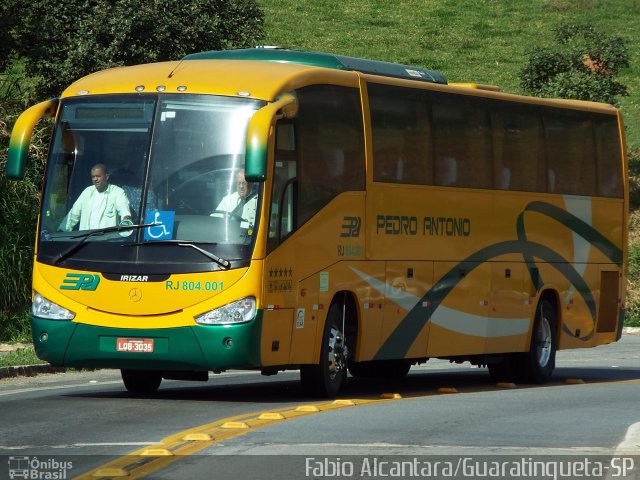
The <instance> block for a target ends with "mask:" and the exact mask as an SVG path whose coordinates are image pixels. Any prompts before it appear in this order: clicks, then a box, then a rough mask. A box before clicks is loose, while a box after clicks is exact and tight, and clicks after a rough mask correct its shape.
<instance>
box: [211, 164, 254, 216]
mask: <svg viewBox="0 0 640 480" xmlns="http://www.w3.org/2000/svg"><path fill="white" fill-rule="evenodd" d="M257 206H258V195H257V192H254V191H253V184H252V183H251V182H247V181H246V179H245V178H244V170H239V171H238V173H237V174H236V191H235V192H233V193H230V194H228V195H225V196H224V197H223V198H222V200H221V201H220V203H219V204H218V206H217V207H216V209H215V211H214V212H213V213H212V214H211V216H212V217H222V214H223V213H227V214H229V215H232V216H236V217H239V218H240V219H241V220H243V221H246V222H249V224H250V225H253V224H254V222H255V219H256V208H257Z"/></svg>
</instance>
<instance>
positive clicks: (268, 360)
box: [260, 308, 294, 366]
mask: <svg viewBox="0 0 640 480" xmlns="http://www.w3.org/2000/svg"><path fill="white" fill-rule="evenodd" d="M262 318H263V319H262V332H261V333H260V364H261V365H262V366H274V365H286V364H287V363H288V362H289V350H290V348H291V328H292V324H293V319H294V311H293V310H292V309H290V308H285V309H278V310H272V309H266V310H264V311H263V317H262Z"/></svg>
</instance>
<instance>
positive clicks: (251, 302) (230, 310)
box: [195, 297, 256, 325]
mask: <svg viewBox="0 0 640 480" xmlns="http://www.w3.org/2000/svg"><path fill="white" fill-rule="evenodd" d="M255 316H256V299H255V298H254V297H246V298H243V299H242V300H238V301H236V302H233V303H229V304H227V305H225V306H223V307H220V308H215V309H213V310H210V311H208V312H206V313H203V314H202V315H198V316H197V317H196V318H195V319H196V322H197V323H199V324H201V325H233V324H236V323H245V322H249V321H251V320H253V318H254V317H255Z"/></svg>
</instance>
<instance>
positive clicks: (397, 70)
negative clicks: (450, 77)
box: [182, 47, 447, 85]
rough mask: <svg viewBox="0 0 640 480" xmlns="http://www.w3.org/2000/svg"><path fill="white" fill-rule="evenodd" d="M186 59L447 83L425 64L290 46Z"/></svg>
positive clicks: (223, 51) (211, 53) (248, 49)
mask: <svg viewBox="0 0 640 480" xmlns="http://www.w3.org/2000/svg"><path fill="white" fill-rule="evenodd" d="M182 60H258V61H264V62H280V63H298V64H302V65H309V66H314V67H324V68H333V69H336V70H349V71H356V72H362V73H369V74H373V75H382V76H385V77H394V78H404V79H406V80H418V81H423V82H428V83H439V84H442V85H446V84H447V79H446V78H445V76H444V75H442V74H441V73H440V72H436V71H435V70H428V69H426V68H422V67H413V66H408V65H401V64H399V63H389V62H381V61H377V60H367V59H363V58H354V57H345V56H344V55H334V54H332V53H321V52H303V51H300V50H286V49H281V48H277V47H263V48H244V49H236V50H210V51H208V52H200V53H192V54H190V55H186V56H185V57H183V58H182Z"/></svg>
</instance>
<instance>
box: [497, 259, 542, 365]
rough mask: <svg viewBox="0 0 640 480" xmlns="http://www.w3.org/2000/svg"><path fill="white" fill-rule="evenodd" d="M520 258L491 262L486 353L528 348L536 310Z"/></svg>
mask: <svg viewBox="0 0 640 480" xmlns="http://www.w3.org/2000/svg"><path fill="white" fill-rule="evenodd" d="M517 257H518V255H513V254H512V255H504V256H501V257H498V258H496V259H495V260H496V261H494V262H491V296H490V299H489V323H488V328H487V343H486V353H505V352H523V351H525V350H527V349H528V343H527V336H528V333H529V330H530V328H531V326H532V325H533V311H534V309H535V307H534V306H532V303H533V302H532V301H531V299H530V297H529V292H528V291H527V290H526V289H525V271H526V270H525V266H524V264H523V263H522V261H517ZM521 258H522V256H520V259H521ZM514 260H515V261H514Z"/></svg>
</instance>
